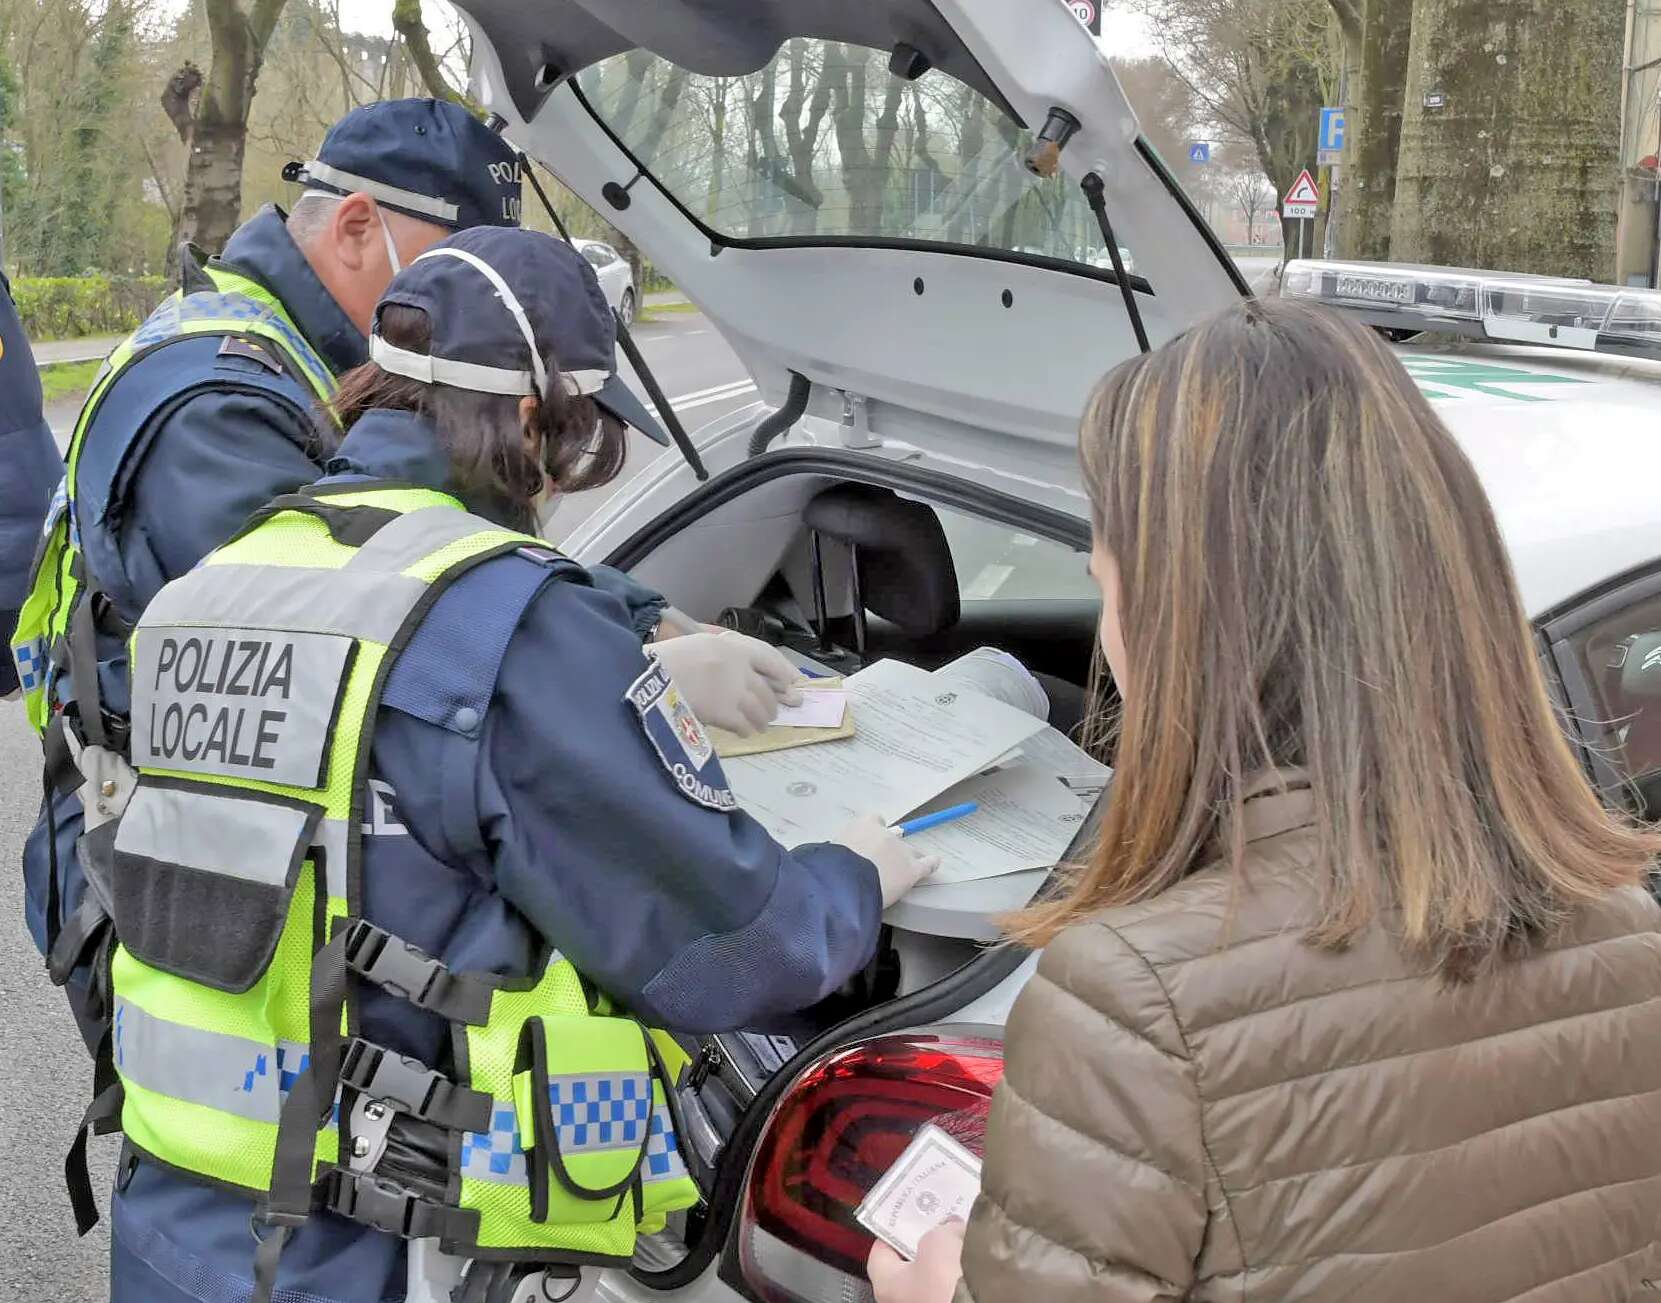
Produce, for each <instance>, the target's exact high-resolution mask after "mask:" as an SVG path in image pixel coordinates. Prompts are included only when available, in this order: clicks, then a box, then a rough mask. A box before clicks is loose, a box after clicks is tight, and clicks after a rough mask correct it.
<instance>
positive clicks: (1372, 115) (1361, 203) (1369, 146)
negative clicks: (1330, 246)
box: [1336, 0, 1413, 261]
mask: <svg viewBox="0 0 1661 1303" xmlns="http://www.w3.org/2000/svg"><path fill="white" fill-rule="evenodd" d="M1357 6H1358V7H1359V8H1360V14H1359V20H1360V21H1359V25H1358V26H1357V27H1356V28H1355V29H1354V30H1351V29H1350V27H1349V26H1348V25H1346V27H1345V32H1344V35H1345V47H1346V55H1345V57H1346V61H1347V63H1348V65H1349V70H1350V79H1349V94H1348V97H1347V98H1348V101H1349V102H1348V105H1347V108H1346V111H1345V122H1344V164H1343V166H1342V167H1341V168H1340V169H1339V173H1338V194H1337V196H1336V202H1337V203H1338V205H1339V207H1340V208H1341V209H1342V211H1343V220H1342V222H1341V223H1340V224H1339V229H1338V233H1337V237H1336V238H1337V240H1338V256H1339V257H1341V258H1366V259H1377V260H1380V261H1382V260H1384V259H1387V258H1389V256H1390V226H1391V221H1392V217H1393V212H1394V208H1395V201H1396V156H1397V153H1398V151H1399V149H1400V146H1401V120H1402V93H1403V88H1404V87H1405V85H1406V82H1407V52H1408V45H1409V38H1410V36H1411V34H1412V30H1413V6H1412V0H1357Z"/></svg>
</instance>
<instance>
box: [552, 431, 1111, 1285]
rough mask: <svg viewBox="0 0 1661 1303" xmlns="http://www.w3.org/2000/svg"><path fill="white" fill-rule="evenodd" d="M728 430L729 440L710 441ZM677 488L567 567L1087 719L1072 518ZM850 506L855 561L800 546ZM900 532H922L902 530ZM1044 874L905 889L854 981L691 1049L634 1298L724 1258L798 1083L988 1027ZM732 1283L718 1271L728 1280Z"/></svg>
mask: <svg viewBox="0 0 1661 1303" xmlns="http://www.w3.org/2000/svg"><path fill="white" fill-rule="evenodd" d="M743 433H744V424H743V422H740V423H739V425H738V427H737V428H735V429H734V430H733V431H732V432H731V433H730V435H729V438H731V439H739V438H742V436H743ZM705 442H706V446H709V447H710V451H711V455H712V461H714V462H715V463H716V464H720V463H721V462H723V461H726V460H730V459H727V458H724V457H723V456H722V453H721V449H720V443H721V441H720V440H719V439H716V440H712V441H710V440H706V441H705ZM710 445H713V446H710ZM687 474H689V472H688V471H687V470H686V468H684V467H681V468H678V474H674V475H669V476H667V477H666V479H667V481H668V482H666V483H663V484H660V485H659V486H658V487H657V490H656V495H655V496H656V497H657V498H658V499H659V500H661V501H663V502H665V503H668V504H670V505H669V506H668V509H667V510H665V511H662V512H659V513H655V514H654V513H652V512H651V510H650V504H651V502H652V501H653V498H654V494H653V493H652V491H651V490H650V488H648V489H647V490H646V491H645V496H644V497H643V498H642V499H641V500H640V501H639V502H637V503H636V504H635V508H634V510H632V511H629V512H626V513H624V517H623V519H622V520H620V521H612V522H610V523H609V524H608V523H607V522H603V521H601V522H590V524H589V525H587V526H585V527H584V528H583V529H581V530H579V531H578V532H577V533H576V534H575V535H574V536H573V537H572V539H571V540H570V541H569V544H570V546H569V550H571V551H573V553H574V554H575V555H577V556H578V557H579V558H580V559H583V560H586V561H602V560H603V561H605V562H607V563H608V564H612V565H615V566H618V567H619V568H622V569H624V570H627V571H629V572H630V573H631V574H633V575H634V576H635V577H636V578H638V579H640V580H642V581H643V582H645V583H648V584H650V585H652V586H654V587H656V588H658V589H659V590H660V591H663V592H666V593H668V594H670V595H671V597H672V599H673V600H674V602H675V604H676V606H677V607H678V608H679V609H681V610H682V611H684V612H685V613H686V614H687V615H689V616H691V617H693V618H695V619H697V620H700V621H705V622H716V621H723V622H725V623H728V624H740V625H742V626H743V627H745V628H746V629H747V630H748V631H751V632H756V633H760V634H762V636H765V637H767V638H769V640H771V641H773V642H775V643H778V644H780V645H783V646H785V647H787V648H788V649H789V650H791V651H794V652H797V653H799V654H801V655H803V656H805V657H808V658H811V659H813V660H815V661H816V662H817V663H819V664H822V665H825V666H828V667H830V668H834V669H836V670H839V671H842V672H853V671H855V670H857V669H858V668H859V667H860V666H861V665H865V664H871V663H874V662H875V661H877V660H880V659H883V658H886V657H897V658H899V659H902V660H905V661H907V662H909V663H911V664H915V665H918V666H920V667H922V668H924V669H933V668H936V667H938V666H940V665H942V664H944V663H945V662H948V661H950V660H953V659H955V658H956V657H957V656H959V655H962V654H964V653H966V652H969V651H972V650H974V649H975V648H977V647H982V646H995V647H998V648H1000V649H1002V650H1005V651H1008V652H1010V653H1012V654H1014V655H1016V656H1017V657H1018V658H1019V659H1021V660H1022V661H1023V663H1024V664H1025V665H1026V666H1027V667H1028V668H1029V669H1030V670H1032V671H1033V672H1034V673H1035V675H1037V677H1038V679H1039V681H1040V682H1041V683H1042V684H1043V685H1044V688H1045V691H1046V694H1047V695H1048V697H1049V700H1050V720H1051V722H1052V724H1054V725H1055V726H1057V727H1060V728H1062V729H1063V731H1067V732H1069V733H1076V732H1077V730H1078V728H1079V725H1080V724H1081V723H1082V721H1083V720H1084V718H1085V716H1086V714H1087V713H1088V711H1089V709H1090V698H1089V689H1090V683H1091V671H1092V664H1093V656H1094V649H1095V638H1096V621H1097V615H1098V603H1097V600H1096V597H1095V593H1094V587H1093V582H1092V581H1091V580H1090V579H1089V578H1088V575H1087V574H1086V570H1085V557H1084V553H1085V552H1086V551H1087V549H1088V545H1089V528H1088V526H1087V525H1086V523H1085V522H1084V521H1083V520H1082V519H1080V518H1079V517H1078V516H1076V515H1073V514H1070V513H1067V512H1061V511H1056V510H1053V509H1049V508H1046V507H1043V506H1041V505H1038V504H1035V503H1033V502H1031V501H1027V500H1023V499H1021V498H1017V497H1014V496H1011V495H1008V494H1005V493H1002V492H999V491H997V490H995V489H990V488H987V487H984V486H982V485H978V484H976V483H973V482H971V481H969V480H966V479H964V478H960V477H958V476H956V475H951V474H945V473H942V472H941V471H940V470H938V469H936V468H934V467H933V466H932V465H931V464H929V462H928V459H925V458H916V457H903V456H901V457H896V458H894V459H884V458H876V457H872V456H870V455H868V454H865V453H857V452H849V451H846V450H843V449H839V448H834V447H830V448H826V447H819V446H815V445H814V444H813V443H811V442H805V441H802V440H800V439H795V440H792V446H790V447H786V448H783V449H780V450H777V451H773V452H768V453H765V454H763V455H760V456H757V457H753V458H747V459H742V460H738V461H737V462H736V463H734V464H732V465H731V466H730V468H729V469H728V470H726V471H724V472H723V473H721V474H719V475H717V476H716V477H715V478H714V479H712V480H711V481H710V482H708V483H707V484H703V485H701V486H698V487H696V488H692V489H690V491H687V492H685V493H684V494H683V493H682V492H681V491H680V489H679V488H678V487H677V486H676V484H675V481H676V480H677V479H680V478H683V477H684V476H686V475H687ZM850 490H852V491H853V492H854V493H856V494H857V495H858V496H859V497H860V498H861V499H862V500H864V501H867V502H869V503H871V504H872V505H874V506H875V507H876V508H877V510H875V511H874V512H873V513H872V514H873V517H874V520H866V521H864V522H862V524H861V525H859V526H858V527H857V528H858V529H859V530H863V531H864V532H863V533H862V534H861V537H860V540H859V541H858V542H856V543H852V544H850V542H849V540H848V539H847V538H846V537H845V536H843V535H839V534H838V532H837V531H838V529H840V528H841V527H840V526H831V527H829V528H820V527H818V526H821V525H823V523H824V522H823V513H822V512H821V511H820V510H819V509H818V507H817V506H816V504H823V503H824V502H826V501H828V500H831V499H833V498H843V497H846V495H847V494H848V493H849V492H850ZM919 515H921V516H922V517H924V526H925V527H924V528H921V529H915V528H909V527H910V526H915V525H916V524H917V517H918V516H919ZM890 518H892V519H894V520H897V521H899V522H901V524H900V525H898V526H895V529H894V534H893V537H892V540H891V541H892V543H893V548H892V549H890V550H891V551H895V552H901V551H903V553H904V557H905V560H904V563H903V564H900V565H899V566H898V568H897V569H896V568H894V567H892V566H891V565H890V564H889V563H890V562H892V561H894V558H893V557H885V556H882V555H880V553H881V551H882V549H883V543H884V540H883V539H882V537H881V535H882V533H883V532H884V530H885V529H886V528H887V527H888V526H887V523H886V522H887V521H888V520H889V519H890ZM932 520H938V521H940V522H941V523H940V525H939V526H938V532H936V531H935V530H932V529H930V528H927V527H926V526H927V523H928V522H929V521H932ZM630 521H633V522H636V523H635V525H634V527H633V528H632V529H631V528H628V522H630ZM816 535H817V541H815V536H816ZM862 548H863V549H864V556H863V558H862V557H861V555H860V551H861V549H862ZM712 558H720V564H712V563H711V559H712ZM856 594H857V597H856ZM856 601H857V603H859V604H860V605H861V606H862V608H863V613H864V628H863V631H862V632H861V630H860V629H859V628H858V626H857V623H856V620H857V617H856V612H855V610H854V606H855V604H856ZM861 646H862V647H863V650H862V651H861V650H860V647H861ZM1082 836H1083V833H1082V832H1081V838H1082ZM1078 844H1080V843H1079V842H1077V841H1076V842H1075V845H1078ZM1048 876H1049V872H1048V871H1047V870H1039V871H1034V872H1026V873H1020V874H1012V875H1009V876H1007V877H1005V878H1000V879H992V880H989V881H985V882H972V883H964V884H960V885H957V886H951V887H935V888H931V887H928V886H923V887H920V888H918V889H916V891H914V893H913V894H912V896H911V897H908V898H907V900H905V901H902V902H901V903H900V904H899V905H897V906H896V907H894V908H893V909H892V910H890V911H889V913H888V914H887V915H886V916H885V921H886V923H887V925H888V926H886V927H885V929H884V935H883V939H882V943H881V945H880V947H879V950H878V953H877V955H876V956H875V957H874V959H873V960H872V962H871V963H870V965H868V967H867V968H866V969H865V970H863V971H862V972H861V973H859V974H857V975H855V977H854V978H853V979H852V980H851V981H850V982H849V983H848V984H847V985H846V986H845V987H844V988H843V989H842V990H840V991H838V992H837V993H835V994H834V995H833V996H832V997H830V998H829V999H828V1000H826V1001H825V1002H823V1003H822V1004H821V1005H819V1006H817V1007H815V1008H814V1009H811V1010H808V1011H806V1012H805V1013H804V1014H803V1015H802V1016H801V1017H799V1018H795V1019H792V1020H791V1021H790V1022H789V1023H788V1024H787V1025H784V1026H780V1027H771V1028H767V1029H763V1030H762V1031H758V1032H752V1033H745V1034H732V1035H722V1036H718V1037H708V1038H704V1039H703V1041H702V1043H701V1051H702V1053H701V1056H700V1059H699V1062H698V1064H697V1067H696V1068H695V1070H694V1073H693V1081H694V1084H695V1089H694V1090H693V1091H692V1092H690V1098H689V1099H688V1100H687V1101H686V1104H687V1120H686V1130H687V1133H688V1139H689V1142H690V1147H691V1149H692V1150H693V1158H694V1170H695V1171H697V1172H698V1174H699V1175H700V1177H701V1179H702V1182H703V1184H704V1186H705V1189H706V1193H707V1194H708V1196H709V1199H708V1205H707V1209H706V1211H705V1212H704V1213H703V1214H701V1215H699V1216H695V1217H692V1218H690V1219H688V1221H687V1222H685V1223H684V1224H680V1225H677V1226H675V1227H673V1228H671V1229H670V1230H669V1231H666V1232H665V1233H663V1234H662V1235H660V1236H658V1237H655V1238H654V1239H653V1240H651V1241H650V1242H649V1243H648V1244H647V1245H646V1246H645V1248H644V1249H643V1253H642V1256H641V1258H640V1259H639V1260H638V1262H637V1267H636V1277H637V1279H638V1280H639V1281H640V1282H641V1283H643V1284H648V1285H651V1286H653V1287H656V1288H661V1289H672V1288H677V1287H680V1286H682V1285H685V1284H687V1283H689V1282H690V1281H692V1280H694V1279H697V1278H698V1277H699V1276H700V1275H701V1274H702V1273H703V1272H705V1271H706V1270H708V1269H709V1268H710V1266H711V1265H712V1264H714V1263H716V1262H717V1261H718V1260H720V1259H721V1256H722V1254H723V1253H728V1254H730V1253H731V1252H732V1247H731V1246H732V1237H731V1234H730V1233H731V1231H732V1228H733V1224H734V1216H735V1214H736V1212H737V1210H738V1208H739V1205H740V1203H741V1202H742V1201H741V1198H740V1196H741V1193H742V1191H743V1186H744V1180H745V1176H746V1172H747V1170H748V1166H749V1163H750V1160H751V1157H752V1153H753V1150H754V1148H755V1146H756V1144H757V1143H758V1141H759V1140H760V1138H761V1137H762V1135H763V1134H764V1132H765V1128H766V1125H767V1122H768V1119H769V1117H770V1115H771V1114H772V1112H773V1109H774V1106H775V1104H776V1103H777V1102H778V1100H779V1098H780V1096H781V1093H782V1092H784V1091H785V1090H786V1088H787V1087H788V1086H789V1085H790V1083H791V1082H792V1080H793V1079H794V1078H795V1077H796V1076H797V1075H798V1074H799V1073H800V1071H801V1070H802V1069H803V1068H804V1067H806V1066H807V1065H808V1064H811V1063H812V1062H814V1061H815V1060H817V1059H818V1058H819V1057H820V1056H821V1055H823V1054H825V1053H826V1052H828V1051H829V1050H831V1049H833V1048H835V1047H838V1046H841V1045H845V1044H848V1043H850V1042H852V1041H855V1040H859V1039H863V1038H866V1037H870V1036H874V1035H880V1034H883V1033H887V1032H891V1031H898V1030H901V1029H907V1028H914V1027H918V1026H923V1025H927V1024H931V1023H937V1022H943V1021H963V1020H968V1021H970V1022H974V1023H982V1024H989V1025H991V1026H993V1027H997V1026H999V1025H1001V1024H1002V1022H1003V1020H1004V1016H1005V1014H1006V1012H1007V1007H1008V1003H1009V1001H1010V1000H1011V999H1012V998H1013V995H1014V992H1015V991H1016V990H1017V989H1018V986H1019V982H1018V981H1012V980H1011V979H1012V978H1014V977H1015V976H1016V975H1017V974H1018V973H1019V972H1020V971H1021V969H1022V968H1023V965H1025V964H1027V963H1028V962H1029V956H1028V955H1027V954H1026V953H1025V952H1023V951H1022V950H1020V949H1019V948H1017V947H1007V946H990V945H989V944H988V943H990V942H992V941H993V940H994V939H995V938H996V937H997V935H998V931H997V922H996V919H997V917H998V916H999V915H1001V914H1002V913H1004V912H1006V911H1008V910H1011V909H1014V908H1017V907H1019V906H1020V905H1021V904H1024V903H1025V902H1026V900H1027V899H1029V898H1030V897H1031V896H1032V894H1034V892H1036V891H1037V890H1038V888H1039V887H1040V886H1041V885H1042V883H1043V882H1044V881H1045V880H1046V879H1047V877H1048ZM736 1270H737V1267H736V1265H735V1264H734V1262H733V1261H730V1260H729V1261H727V1262H726V1265H725V1271H726V1272H727V1273H731V1272H734V1271H736Z"/></svg>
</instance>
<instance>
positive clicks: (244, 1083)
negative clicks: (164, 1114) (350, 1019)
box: [114, 996, 310, 1124]
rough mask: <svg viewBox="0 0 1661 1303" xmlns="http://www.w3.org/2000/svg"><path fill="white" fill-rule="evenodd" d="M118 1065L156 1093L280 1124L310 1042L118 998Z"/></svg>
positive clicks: (129, 1077) (136, 1082) (126, 1075)
mask: <svg viewBox="0 0 1661 1303" xmlns="http://www.w3.org/2000/svg"><path fill="white" fill-rule="evenodd" d="M114 1036H115V1044H114V1050H115V1067H116V1071H117V1072H119V1073H120V1074H121V1076H122V1077H123V1078H124V1079H126V1080H127V1081H129V1082H131V1083H132V1084H134V1085H136V1086H141V1087H143V1088H144V1089H145V1090H148V1091H153V1092H154V1093H155V1094H157V1095H165V1096H167V1097H168V1098H170V1099H181V1100H184V1101H186V1102H187V1103H191V1104H200V1105H202V1106H203V1107H204V1108H212V1109H218V1110H219V1111H220V1112H222V1113H234V1114H235V1115H236V1116H237V1117H244V1118H248V1119H250V1120H251V1121H254V1122H270V1123H273V1124H275V1123H276V1121H277V1118H278V1115H279V1113H280V1112H281V1111H282V1106H283V1101H284V1100H285V1099H287V1098H288V1092H289V1091H291V1090H292V1089H294V1083H295V1081H296V1080H297V1079H298V1077H299V1075H300V1074H301V1073H302V1072H304V1071H305V1069H306V1065H307V1064H308V1063H309V1062H310V1055H309V1053H308V1051H307V1048H306V1047H305V1046H304V1045H299V1044H296V1043H295V1042H293V1041H278V1042H277V1043H276V1044H274V1045H263V1044H261V1043H260V1042H259V1041H250V1040H245V1039H243V1038H242V1037H240V1036H227V1035H225V1034H224V1033H222V1032H210V1031H203V1030H202V1029H201V1028H200V1027H189V1026H186V1025H185V1024H184V1023H177V1022H172V1021H170V1020H168V1019H166V1018H158V1017H156V1016H155V1015H154V1014H150V1013H146V1012H145V1011H144V1010H143V1009H141V1008H139V1007H138V1005H136V1004H134V1003H133V1002H132V1001H130V1000H124V999H122V998H121V997H120V996H117V997H116V1000H115V1026H114Z"/></svg>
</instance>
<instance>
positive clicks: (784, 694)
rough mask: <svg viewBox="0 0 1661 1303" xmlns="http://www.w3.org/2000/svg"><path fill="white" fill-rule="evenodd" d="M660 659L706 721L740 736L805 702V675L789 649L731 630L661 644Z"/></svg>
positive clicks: (656, 649) (655, 648)
mask: <svg viewBox="0 0 1661 1303" xmlns="http://www.w3.org/2000/svg"><path fill="white" fill-rule="evenodd" d="M650 651H651V654H652V655H653V656H655V657H656V658H657V660H658V663H659V664H661V665H662V666H663V668H664V669H666V670H668V671H669V677H670V678H671V679H673V680H674V682H675V686H676V687H677V688H679V689H680V690H681V695H682V696H684V697H685V698H686V700H687V704H688V705H690V706H691V707H692V713H693V714H695V715H696V716H697V717H698V718H699V719H701V720H702V721H703V722H704V723H706V724H713V725H715V727H717V728H724V729H726V730H727V731H728V732H729V733H736V734H738V736H740V737H749V736H750V735H751V734H752V733H759V732H760V731H761V730H762V729H764V728H766V727H767V725H768V724H769V723H771V722H772V719H773V716H774V715H776V714H778V713H779V707H780V706H797V705H800V704H801V700H802V694H801V691H800V690H799V689H798V688H797V687H796V686H795V684H796V681H797V680H798V679H800V678H801V677H802V674H801V671H800V670H798V669H797V668H796V667H795V666H794V665H792V664H791V663H790V661H789V660H787V659H786V658H785V655H784V653H783V652H781V651H779V649H778V648H777V647H769V646H768V645H767V644H766V643H764V642H762V641H761V640H760V639H759V638H750V637H747V636H746V635H744V634H742V633H736V632H734V631H733V630H731V629H725V630H722V631H721V632H720V633H689V634H686V635H684V636H683V637H679V638H668V639H665V640H664V641H663V642H655V643H653V644H652V645H651V648H650Z"/></svg>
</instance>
